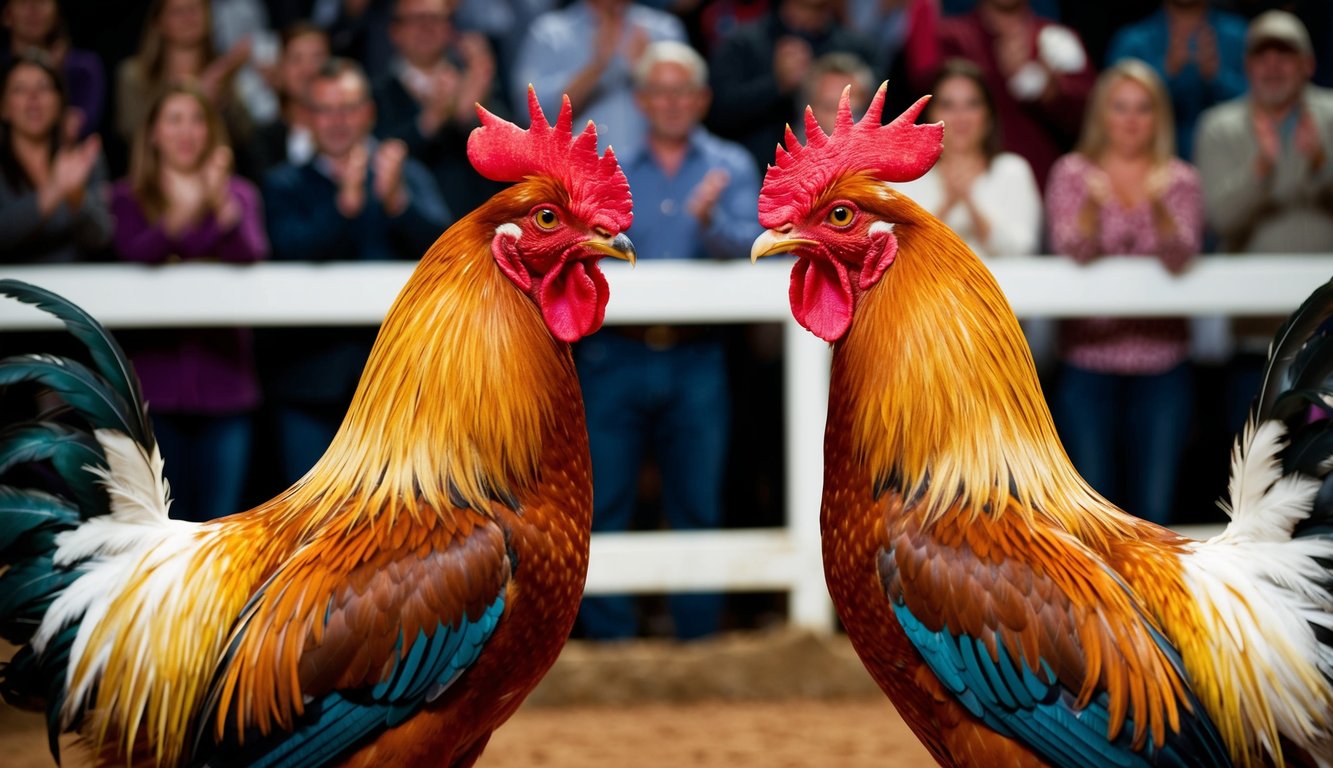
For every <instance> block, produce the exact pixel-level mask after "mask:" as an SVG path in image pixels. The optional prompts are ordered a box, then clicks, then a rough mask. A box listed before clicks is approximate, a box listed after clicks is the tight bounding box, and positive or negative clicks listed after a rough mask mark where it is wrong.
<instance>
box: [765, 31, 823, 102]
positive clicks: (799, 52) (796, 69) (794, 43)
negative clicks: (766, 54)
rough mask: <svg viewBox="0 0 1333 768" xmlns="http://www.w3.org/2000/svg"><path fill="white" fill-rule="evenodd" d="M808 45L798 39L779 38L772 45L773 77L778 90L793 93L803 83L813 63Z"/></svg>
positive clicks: (812, 55)
mask: <svg viewBox="0 0 1333 768" xmlns="http://www.w3.org/2000/svg"><path fill="white" fill-rule="evenodd" d="M814 58H815V55H814V52H813V51H812V50H810V44H809V43H807V42H805V41H804V40H802V39H801V38H799V37H780V38H778V40H777V42H776V43H775V44H774V45H773V77H774V79H776V80H777V81H778V90H779V91H781V92H782V93H793V92H795V91H796V89H798V88H800V87H801V85H802V84H803V83H804V82H805V78H806V76H807V75H808V74H809V73H810V66H811V64H812V63H813V62H814Z"/></svg>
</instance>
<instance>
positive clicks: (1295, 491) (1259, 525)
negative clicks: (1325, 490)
mask: <svg viewBox="0 0 1333 768" xmlns="http://www.w3.org/2000/svg"><path fill="white" fill-rule="evenodd" d="M1286 435H1287V429H1286V427H1285V426H1283V424H1282V422H1280V421H1276V420H1269V421H1265V422H1263V423H1261V424H1258V425H1256V424H1255V423H1254V422H1253V421H1250V422H1247V423H1246V425H1245V431H1244V432H1243V433H1242V434H1241V436H1240V437H1238V438H1237V439H1236V445H1235V447H1234V448H1233V449H1232V451H1231V480H1230V482H1229V483H1228V484H1227V494H1228V497H1229V498H1228V500H1227V501H1225V502H1222V503H1221V504H1220V506H1221V507H1222V509H1223V510H1224V511H1225V512H1226V513H1227V514H1228V515H1230V516H1231V523H1230V524H1229V525H1227V528H1226V530H1225V531H1223V532H1222V534H1221V536H1219V537H1218V538H1219V539H1223V540H1226V539H1242V540H1247V541H1287V540H1289V539H1290V538H1291V533H1292V531H1293V530H1294V529H1295V527H1296V524H1297V523H1298V522H1300V521H1301V520H1302V519H1303V518H1304V517H1305V516H1306V515H1307V514H1309V512H1310V506H1311V504H1312V503H1313V502H1314V496H1315V493H1317V492H1318V491H1319V481H1318V480H1316V479H1314V478H1311V477H1306V476H1304V475H1296V474H1292V475H1287V476H1285V477H1284V476H1283V475H1282V462H1281V459H1280V458H1279V457H1278V453H1279V452H1280V451H1281V450H1282V448H1283V447H1284V446H1285V445H1286Z"/></svg>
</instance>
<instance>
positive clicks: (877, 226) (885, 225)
mask: <svg viewBox="0 0 1333 768" xmlns="http://www.w3.org/2000/svg"><path fill="white" fill-rule="evenodd" d="M866 231H867V232H868V233H869V234H870V235H872V236H873V235H879V234H884V235H891V234H893V222H891V221H877V222H875V223H873V224H871V225H870V227H869V228H868V229H867V230H866Z"/></svg>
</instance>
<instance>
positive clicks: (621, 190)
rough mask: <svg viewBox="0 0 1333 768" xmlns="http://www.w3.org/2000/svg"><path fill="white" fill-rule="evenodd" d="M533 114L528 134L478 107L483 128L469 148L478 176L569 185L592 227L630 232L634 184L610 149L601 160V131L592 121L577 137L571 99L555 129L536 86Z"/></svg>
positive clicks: (574, 207)
mask: <svg viewBox="0 0 1333 768" xmlns="http://www.w3.org/2000/svg"><path fill="white" fill-rule="evenodd" d="M528 111H529V113H531V116H532V124H531V126H530V127H529V128H528V129H527V130H526V131H525V130H523V129H522V128H519V127H518V126H516V125H514V124H513V123H511V122H509V121H507V120H503V119H501V118H499V117H496V116H495V115H493V114H491V113H490V112H488V111H486V109H485V107H482V106H481V105H480V104H478V105H477V115H478V116H479V117H480V118H481V126H480V127H478V128H474V129H473V130H472V135H470V136H469V137H468V142H467V157H468V160H469V161H470V162H471V163H472V166H473V167H474V168H476V169H477V172H478V173H480V174H481V175H482V176H485V177H486V178H488V179H491V180H492V181H522V180H523V179H526V178H531V177H533V176H539V175H542V176H549V177H551V178H554V179H557V180H558V181H560V182H561V183H562V184H563V185H564V187H565V189H566V191H567V192H568V193H569V206H570V210H571V211H572V212H573V213H574V215H576V216H578V217H579V218H580V219H582V220H583V221H586V222H587V223H588V224H589V226H591V227H594V228H596V227H601V228H604V229H607V230H609V231H612V232H624V231H625V230H627V229H629V225H630V220H631V219H632V218H633V215H632V213H631V203H630V194H629V181H628V180H627V179H626V178H625V173H624V171H622V170H620V164H619V163H618V162H616V155H615V152H614V151H613V150H612V149H611V148H609V147H608V148H607V150H606V154H605V155H604V156H601V157H599V156H598V155H597V127H596V126H595V125H594V124H593V123H592V121H591V120H590V121H588V125H587V127H585V128H584V129H583V131H581V132H580V133H579V135H578V136H574V135H573V131H572V130H571V126H572V123H573V120H574V117H573V115H574V112H573V109H572V108H571V107H570V104H569V96H564V97H563V98H562V100H561V103H560V116H559V117H558V118H556V121H555V125H554V126H552V125H551V124H549V123H548V122H546V115H545V113H543V112H542V107H541V103H540V102H538V100H537V92H536V90H534V89H533V88H532V87H531V86H529V87H528Z"/></svg>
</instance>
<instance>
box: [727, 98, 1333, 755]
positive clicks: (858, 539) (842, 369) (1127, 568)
mask: <svg viewBox="0 0 1333 768" xmlns="http://www.w3.org/2000/svg"><path fill="white" fill-rule="evenodd" d="M883 101H884V88H882V87H881V89H880V91H879V93H878V94H877V95H876V97H875V99H874V102H873V103H872V104H871V106H870V108H869V110H868V111H867V113H866V116H865V117H864V118H863V119H862V120H861V121H860V122H859V123H854V122H853V118H852V116H851V113H850V109H849V106H848V100H847V95H846V94H845V93H844V96H843V100H842V105H841V107H840V110H839V115H838V118H837V122H836V126H835V128H834V130H833V132H832V134H831V135H827V134H825V133H824V132H823V131H822V130H821V129H820V127H819V125H818V124H817V123H816V122H815V121H814V119H813V117H810V116H808V115H807V120H806V125H807V136H808V140H807V144H806V145H804V146H802V145H800V144H799V143H798V142H797V141H796V139H795V138H794V137H793V136H792V135H791V134H790V131H789V132H788V136H787V141H786V148H785V149H781V148H780V149H779V150H778V154H777V160H776V163H775V165H774V166H772V167H770V168H769V171H768V176H767V178H766V179H765V182H764V187H763V190H762V192H761V196H760V202H759V212H760V213H759V216H760V223H761V224H763V225H764V226H765V227H767V228H768V231H767V232H765V233H764V234H763V235H761V236H760V237H759V239H758V240H757V241H756V242H755V245H754V250H753V252H752V255H753V257H754V258H759V257H761V256H766V255H769V254H775V253H794V254H795V256H796V260H797V261H796V266H795V268H794V270H793V272H792V282H791V292H790V298H791V305H792V311H793V314H794V315H795V317H796V319H797V320H798V321H800V322H801V324H802V325H804V326H805V327H806V328H807V329H809V330H810V331H812V332H813V333H814V334H815V335H816V336H819V337H820V338H822V339H824V340H826V341H828V342H830V343H832V344H833V369H832V372H831V381H830V394H829V405H828V421H827V426H826V433H825V441H824V461H825V466H824V497H823V509H822V513H821V530H822V536H823V554H824V571H825V576H826V578H827V581H828V586H829V591H830V592H831V594H832V596H833V600H834V603H835V605H836V607H837V610H838V614H839V616H840V617H841V619H842V621H843V623H844V625H845V626H846V628H847V632H848V634H849V635H850V637H851V640H852V643H853V645H854V646H855V648H856V650H857V652H858V653H859V654H860V656H861V659H862V660H863V661H864V662H865V665H866V667H867V668H868V669H869V671H870V673H871V675H872V676H873V677H874V678H875V680H876V681H877V682H878V683H879V685H880V687H881V688H882V689H883V690H884V691H885V692H886V693H887V694H888V696H889V698H890V699H891V700H892V701H893V703H894V704H895V705H896V706H897V708H898V709H899V711H900V712H901V713H902V714H903V717H904V718H905V719H906V720H907V722H908V723H909V725H911V727H912V728H913V730H914V731H915V732H916V734H917V735H918V736H919V737H920V738H921V740H922V741H923V742H924V743H925V745H926V747H927V748H928V749H929V750H930V751H931V753H932V754H933V755H934V756H935V758H936V759H937V760H938V761H939V762H940V763H941V764H944V765H951V766H978V765H1003V766H1036V765H1060V766H1069V767H1071V768H1074V767H1082V766H1148V765H1166V766H1226V765H1233V764H1235V765H1247V766H1260V765H1284V764H1298V765H1309V766H1329V765H1333V480H1330V479H1329V478H1330V475H1329V470H1330V467H1333V426H1331V425H1330V422H1329V420H1328V418H1327V416H1328V414H1329V408H1330V406H1333V389H1331V387H1330V385H1331V384H1333V382H1331V381H1330V373H1331V372H1333V338H1331V335H1333V328H1331V326H1333V322H1331V321H1330V317H1333V283H1330V284H1329V285H1326V286H1324V287H1323V288H1321V289H1319V290H1318V291H1317V292H1316V293H1315V295H1314V296H1313V297H1312V298H1311V299H1310V300H1309V301H1307V302H1306V304H1305V305H1304V306H1303V307H1302V308H1301V309H1300V310H1299V311H1298V312H1297V313H1296V314H1295V315H1294V316H1293V318H1292V319H1291V320H1290V321H1289V322H1288V324H1287V325H1286V326H1285V328H1284V329H1283V332H1282V333H1281V334H1280V335H1279V338H1278V339H1277V341H1275V343H1274V349H1273V354H1272V358H1271V361H1270V365H1269V370H1268V372H1267V375H1266V378H1265V383H1264V386H1263V390H1262V391H1261V392H1260V395H1259V398H1258V399H1257V400H1256V405H1255V408H1254V411H1253V412H1252V417H1251V421H1250V424H1249V427H1248V428H1247V429H1246V431H1245V433H1244V435H1243V436H1242V439H1241V440H1240V441H1239V442H1238V444H1237V448H1236V452H1235V457H1234V460H1233V467H1232V485H1231V498H1230V503H1229V511H1230V512H1231V514H1232V521H1231V523H1230V525H1229V526H1228V527H1227V529H1226V532H1225V533H1223V534H1222V535H1220V536H1219V537H1217V538H1216V539H1213V540H1211V541H1208V542H1197V541H1192V540H1188V539H1184V538H1182V537H1180V536H1178V535H1176V534H1174V533H1172V532H1171V531H1169V530H1166V529H1164V528H1160V527H1158V526H1156V525H1153V524H1151V523H1147V522H1144V521H1141V520H1138V519H1136V518H1134V517H1131V516H1129V515H1127V514H1125V513H1124V512H1122V511H1120V510H1119V509H1116V508H1115V507H1113V506H1112V505H1111V504H1110V503H1109V502H1107V501H1106V500H1105V499H1103V498H1101V497H1100V496H1099V495H1097V493H1095V492H1094V491H1093V490H1092V489H1091V488H1090V487H1088V486H1087V484H1086V483H1084V482H1083V480H1082V479H1081V478H1080V477H1079V476H1078V474H1077V473H1076V472H1075V471H1074V469H1073V467H1072V466H1071V464H1070V462H1069V460H1068V458H1067V457H1066V456H1065V453H1064V451H1063V449H1062V448H1061V446H1060V442H1059V440H1058V439H1057V437H1056V432H1055V429H1054V427H1053V425H1052V423H1051V418H1050V414H1049V412H1048V411H1047V408H1046V404H1045V400H1044V399H1043V397H1042V394H1041V391H1040V389H1039V387H1038V383H1037V376H1036V372H1035V369H1034V366H1033V363H1032V359H1031V355H1030V353H1029V351H1028V348H1027V345H1026V343H1025V342H1024V337H1023V334H1022V332H1021V330H1020V329H1019V325H1018V322H1017V321H1016V320H1015V318H1014V315H1013V312H1012V311H1011V310H1010V308H1009V305H1008V302H1006V301H1005V298H1004V295H1003V294H1002V293H1001V292H1000V289H999V286H998V285H997V284H996V282H995V280H994V278H993V277H992V276H991V275H990V273H989V272H988V271H987V270H986V268H985V267H984V266H983V265H982V263H981V261H980V260H979V259H978V258H977V257H976V256H975V255H973V254H972V253H971V252H970V251H969V250H968V248H967V247H966V246H965V245H964V244H963V243H962V241H961V240H960V239H959V238H958V237H957V236H956V235H954V234H953V233H952V232H951V231H950V230H949V229H948V228H947V227H945V226H944V225H943V224H941V223H940V222H939V221H938V220H937V219H936V218H934V217H933V216H931V215H930V214H929V213H927V212H926V211H925V210H923V209H922V208H920V207H919V206H917V205H916V204H915V203H913V202H912V201H911V200H909V199H907V198H906V197H904V196H902V195H901V194H899V193H897V192H895V191H894V190H893V189H892V188H890V186H889V185H888V184H887V183H886V182H894V181H904V180H907V179H911V178H915V177H917V176H919V175H921V174H922V173H924V172H925V171H926V170H927V169H928V168H929V167H930V166H931V164H933V163H934V162H935V160H936V159H937V158H938V156H939V153H940V148H941V135H942V130H943V128H942V126H940V125H938V124H936V125H915V124H914V120H915V119H916V116H917V115H918V114H919V112H920V110H921V108H922V106H924V103H925V100H924V99H923V100H922V101H921V102H918V103H917V105H916V106H914V107H913V108H912V109H910V110H908V112H907V113H905V114H904V115H902V116H901V117H899V118H898V119H896V120H894V121H893V122H892V123H890V124H889V125H881V120H880V111H881V109H882V107H883ZM1089 407H1095V404H1092V403H1090V404H1089Z"/></svg>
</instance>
